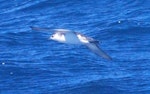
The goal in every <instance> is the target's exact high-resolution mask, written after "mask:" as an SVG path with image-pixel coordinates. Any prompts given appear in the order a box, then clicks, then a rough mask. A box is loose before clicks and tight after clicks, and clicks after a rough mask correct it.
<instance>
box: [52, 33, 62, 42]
mask: <svg viewBox="0 0 150 94" xmlns="http://www.w3.org/2000/svg"><path fill="white" fill-rule="evenodd" d="M50 39H51V40H54V41H59V42H65V36H64V34H62V33H58V32H57V33H54V34H52V35H51V36H50Z"/></svg>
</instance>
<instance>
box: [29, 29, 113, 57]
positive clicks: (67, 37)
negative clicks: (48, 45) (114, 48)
mask: <svg viewBox="0 0 150 94" xmlns="http://www.w3.org/2000/svg"><path fill="white" fill-rule="evenodd" d="M31 28H32V29H33V30H46V31H49V29H46V28H39V27H31ZM51 31H54V33H53V34H52V35H51V36H50V39H51V40H54V41H58V42H61V43H67V44H81V45H85V46H87V47H88V48H89V49H90V50H91V51H92V52H93V53H95V54H97V55H98V56H101V57H103V58H105V59H108V60H111V57H110V56H108V55H107V54H106V53H105V52H104V51H103V50H101V49H100V48H99V46H98V43H99V42H98V41H97V40H95V39H93V38H90V37H87V36H85V35H83V34H81V33H78V32H74V31H71V30H67V29H53V30H51Z"/></svg>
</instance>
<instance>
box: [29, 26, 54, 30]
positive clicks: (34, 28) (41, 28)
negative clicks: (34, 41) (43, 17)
mask: <svg viewBox="0 0 150 94" xmlns="http://www.w3.org/2000/svg"><path fill="white" fill-rule="evenodd" d="M30 28H31V29H32V30H35V31H52V29H51V28H43V27H34V26H30Z"/></svg>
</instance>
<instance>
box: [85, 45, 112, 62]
mask: <svg viewBox="0 0 150 94" xmlns="http://www.w3.org/2000/svg"><path fill="white" fill-rule="evenodd" d="M85 45H86V46H87V47H88V48H89V49H90V50H91V51H92V52H93V53H95V54H97V55H98V56H101V57H103V58H105V59H107V60H112V58H111V57H110V56H109V55H107V54H106V53H105V52H104V51H103V50H102V49H101V48H100V47H99V46H98V44H97V43H87V44H85Z"/></svg>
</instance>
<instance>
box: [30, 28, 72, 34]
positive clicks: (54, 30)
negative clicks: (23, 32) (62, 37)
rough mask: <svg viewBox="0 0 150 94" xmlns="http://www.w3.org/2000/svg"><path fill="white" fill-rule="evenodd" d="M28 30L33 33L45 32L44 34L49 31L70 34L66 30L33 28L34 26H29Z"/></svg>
mask: <svg viewBox="0 0 150 94" xmlns="http://www.w3.org/2000/svg"><path fill="white" fill-rule="evenodd" d="M30 28H31V29H32V30H35V31H46V32H47V31H50V32H62V33H66V32H71V31H70V30H68V29H54V28H43V27H34V26H30Z"/></svg>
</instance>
